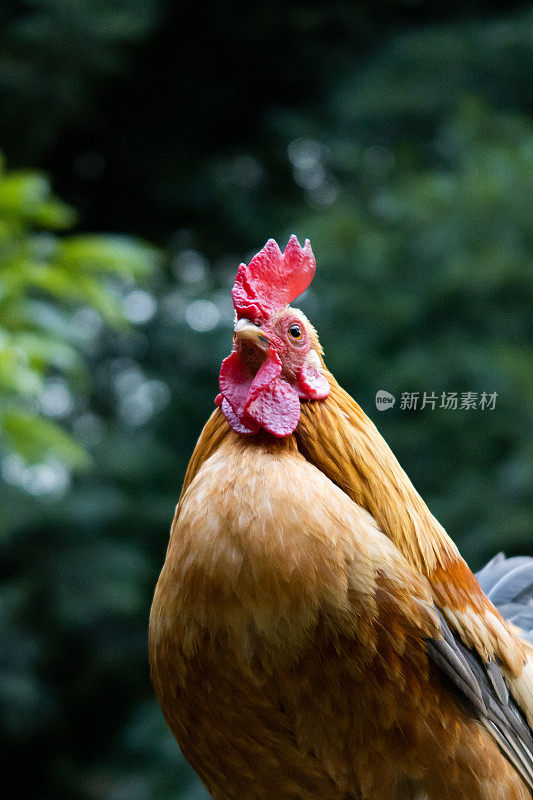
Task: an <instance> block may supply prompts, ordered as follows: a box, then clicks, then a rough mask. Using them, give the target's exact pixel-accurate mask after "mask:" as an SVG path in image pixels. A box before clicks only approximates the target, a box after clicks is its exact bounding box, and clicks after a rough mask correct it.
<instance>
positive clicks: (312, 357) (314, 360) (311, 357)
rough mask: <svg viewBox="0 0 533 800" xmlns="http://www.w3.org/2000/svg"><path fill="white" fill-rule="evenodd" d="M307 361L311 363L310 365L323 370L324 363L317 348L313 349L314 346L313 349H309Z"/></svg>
mask: <svg viewBox="0 0 533 800" xmlns="http://www.w3.org/2000/svg"><path fill="white" fill-rule="evenodd" d="M307 363H308V364H309V366H310V367H314V368H315V369H316V370H318V371H319V372H320V371H321V370H322V364H321V363H320V358H319V357H318V353H317V351H316V350H313V348H311V350H310V351H309V354H308V356H307Z"/></svg>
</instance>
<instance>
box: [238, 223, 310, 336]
mask: <svg viewBox="0 0 533 800" xmlns="http://www.w3.org/2000/svg"><path fill="white" fill-rule="evenodd" d="M315 267H316V263H315V257H314V255H313V251H312V250H311V242H310V241H309V239H306V240H305V245H304V246H303V247H300V242H299V241H298V239H297V238H296V236H294V234H293V235H292V236H291V238H290V239H289V241H288V243H287V247H286V248H285V252H284V253H282V252H281V250H280V249H279V247H278V245H277V244H276V242H275V241H274V239H269V240H268V242H267V243H266V245H265V246H264V247H263V249H262V250H260V251H259V253H257V255H255V256H254V257H253V258H252V260H251V261H250V263H249V264H241V265H240V267H239V269H238V271H237V277H236V278H235V285H234V287H233V289H232V290H231V296H232V297H233V305H234V306H235V311H236V312H237V317H238V318H239V319H241V317H247V318H248V319H251V320H253V321H254V322H255V321H256V320H258V319H268V318H269V317H270V316H271V315H272V314H273V313H274V311H278V310H279V309H280V308H283V307H284V306H286V305H287V304H288V303H292V301H293V300H294V299H295V298H296V297H298V295H300V294H302V292H304V291H305V290H306V289H307V287H308V286H309V284H310V283H311V281H312V280H313V275H314V274H315Z"/></svg>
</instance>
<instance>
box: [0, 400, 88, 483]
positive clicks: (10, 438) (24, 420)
mask: <svg viewBox="0 0 533 800" xmlns="http://www.w3.org/2000/svg"><path fill="white" fill-rule="evenodd" d="M0 430H1V431H2V433H3V435H4V436H5V438H6V440H7V442H8V445H9V446H10V447H11V448H12V449H13V450H14V451H15V452H17V453H19V454H20V455H21V456H22V457H23V458H24V459H26V460H27V461H29V462H32V463H37V462H40V461H43V460H45V459H46V458H48V457H50V455H55V456H57V457H58V458H60V459H61V460H63V461H65V462H66V463H67V464H68V465H69V466H70V467H73V468H77V469H82V468H86V467H87V466H88V465H89V463H90V459H89V456H88V455H87V453H86V451H85V450H84V449H83V448H82V447H81V446H80V445H79V444H77V443H76V442H75V441H74V440H73V439H72V437H71V436H69V435H68V433H66V432H65V431H64V430H63V429H62V428H60V427H59V425H57V424H56V423H55V422H52V421H51V420H47V419H43V418H42V417H39V416H38V415H37V414H36V413H34V412H31V411H24V410H20V409H7V410H5V411H3V412H2V413H1V414H0Z"/></svg>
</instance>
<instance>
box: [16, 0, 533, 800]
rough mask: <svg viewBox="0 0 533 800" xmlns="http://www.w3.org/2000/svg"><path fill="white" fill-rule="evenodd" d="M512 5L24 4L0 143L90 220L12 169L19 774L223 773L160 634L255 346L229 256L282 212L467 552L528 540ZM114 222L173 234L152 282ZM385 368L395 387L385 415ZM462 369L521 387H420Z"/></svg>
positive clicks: (105, 791)
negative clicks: (176, 539) (185, 486)
mask: <svg viewBox="0 0 533 800" xmlns="http://www.w3.org/2000/svg"><path fill="white" fill-rule="evenodd" d="M497 11H498V4H496V3H476V2H471V3H469V4H467V5H466V6H465V4H464V3H449V4H446V6H445V7H444V6H443V5H442V4H440V3H438V2H426V3H422V4H417V3H412V2H405V3H403V2H400V1H399V0H398V2H390V1H387V2H385V1H384V2H381V1H379V2H375V3H364V2H363V3H360V4H348V3H344V2H342V1H341V0H338V2H337V0H335V1H334V2H332V3H331V4H329V5H328V8H327V9H325V8H324V7H323V4H319V3H318V2H310V3H308V4H306V6H305V8H304V7H302V6H301V5H300V4H296V3H289V4H281V3H277V2H275V3H273V4H271V5H270V6H269V8H268V10H267V9H259V8H255V7H254V9H249V10H247V11H245V12H243V11H242V9H240V7H239V8H237V6H236V4H234V3H232V2H229V0H225V2H223V3H222V4H221V5H220V6H219V7H218V8H217V10H214V11H208V12H207V11H205V10H202V13H200V12H199V10H198V9H197V8H196V7H195V6H194V5H193V4H192V3H187V2H186V3H182V4H173V3H163V2H149V0H146V1H145V2H143V3H141V4H139V3H133V2H128V1H127V0H123V2H109V3H107V2H102V3H96V2H95V3H81V2H58V3H52V2H45V0H39V2H9V3H7V4H5V5H4V7H3V9H2V10H1V11H0V14H1V15H2V21H3V23H4V24H3V30H2V32H0V44H1V45H2V47H1V48H0V50H1V52H2V54H3V55H2V56H1V58H3V59H4V62H5V63H4V66H5V67H6V68H5V69H2V70H0V72H1V73H2V74H1V75H0V108H1V111H0V142H1V144H2V146H3V148H4V150H5V152H6V153H7V155H8V158H9V161H10V163H14V164H16V165H18V166H20V167H27V166H28V165H29V166H30V167H34V166H37V167H39V168H41V169H43V168H44V169H45V170H47V171H48V172H50V173H51V174H52V175H53V179H54V186H58V187H59V190H60V194H61V196H64V197H66V198H68V201H69V203H71V204H74V206H75V207H77V208H79V209H80V211H81V218H80V220H79V222H78V227H79V228H80V229H81V230H82V233H79V234H76V235H73V234H72V233H67V234H65V231H66V230H67V229H68V228H69V227H70V226H71V225H72V224H73V219H72V216H71V213H72V212H70V211H69V210H68V209H67V207H66V206H63V205H62V204H60V203H58V201H57V200H55V199H54V198H53V197H52V195H51V193H50V188H49V183H48V182H47V180H46V179H45V178H43V177H42V174H37V173H36V172H35V171H33V170H32V171H30V172H25V171H23V172H20V171H18V172H15V173H9V172H7V173H6V172H5V171H4V172H2V174H1V176H0V283H2V285H3V286H4V283H5V285H6V286H7V289H6V288H4V289H3V294H2V295H1V296H0V325H1V327H2V329H5V331H6V333H5V334H4V336H5V338H2V339H1V340H0V348H1V353H2V354H3V352H4V348H5V349H6V350H7V355H6V356H5V357H4V355H2V356H0V357H1V358H2V359H6V361H5V362H4V360H3V361H2V364H4V363H6V364H7V367H6V368H5V369H2V371H1V374H2V378H1V380H2V384H1V387H0V392H1V394H0V400H1V402H2V406H1V409H2V413H3V414H4V415H5V414H6V413H7V415H8V421H9V414H10V413H11V414H15V416H16V415H17V414H18V415H19V417H18V421H16V420H15V424H13V423H11V436H10V437H9V435H7V436H6V434H9V431H6V429H5V423H4V424H3V426H2V435H3V437H4V438H2V448H3V449H2V452H1V454H0V458H1V460H2V463H1V468H2V476H3V481H2V482H0V503H1V509H2V514H3V520H2V521H3V525H2V538H1V539H0V548H1V550H0V555H1V562H0V563H1V568H2V578H3V582H2V584H1V588H0V593H1V597H0V636H1V640H2V648H1V650H0V652H1V656H0V658H1V662H0V671H1V674H2V681H1V682H0V707H1V708H2V715H1V718H2V723H1V725H2V751H3V754H4V757H5V759H6V762H7V776H8V777H7V784H8V786H9V791H10V795H11V796H12V797H13V798H29V797H33V796H39V797H40V798H42V799H43V800H52V798H53V800H62V798H65V800H67V798H68V800H72V799H73V798H74V799H77V798H80V800H90V799H91V798H93V799H97V800H123V798H124V800H125V799H126V798H127V800H167V798H168V800H178V798H180V800H193V799H194V798H203V797H205V793H204V791H203V789H202V788H201V786H200V785H199V783H198V782H197V780H196V779H195V777H194V775H193V774H192V772H191V770H190V769H189V768H188V767H187V765H186V764H185V763H184V761H183V760H182V759H180V758H179V754H178V751H177V747H176V745H175V743H174V741H173V739H172V737H171V735H170V734H169V733H168V731H167V729H166V727H165V724H164V722H163V720H162V717H161V714H160V712H159V710H158V708H157V706H156V704H155V701H154V699H153V695H152V692H151V688H150V685H149V680H148V669H147V658H146V626H147V618H148V610H149V604H150V599H151V593H152V591H153V586H154V583H155V580H156V577H157V573H158V570H159V568H160V566H161V564H162V562H163V558H164V550H165V545H166V541H167V537H168V526H169V523H170V519H171V517H172V513H173V508H174V505H175V502H176V499H177V496H178V492H179V486H180V483H181V480H182V476H183V473H184V470H185V468H186V465H187V461H188V458H189V455H190V453H191V451H192V448H193V446H194V442H195V440H196V437H197V436H198V434H199V432H200V430H201V427H202V425H203V423H204V421H205V419H206V418H207V416H208V414H209V413H210V411H211V410H212V408H213V399H214V396H215V394H216V391H217V377H218V369H219V365H220V361H221V360H222V358H223V357H224V356H225V355H226V354H227V353H228V351H229V349H230V346H231V326H232V307H231V302H230V296H229V290H230V288H231V285H232V282H233V278H234V275H235V270H236V267H237V265H238V263H239V262H240V261H241V260H244V259H246V258H248V257H249V256H250V255H251V254H253V252H255V251H256V250H257V249H259V248H260V247H261V246H262V245H263V244H264V242H265V240H266V239H267V238H268V237H269V236H274V237H276V238H277V239H278V241H279V243H280V244H284V242H285V241H286V239H287V237H288V235H289V234H290V233H293V232H294V233H296V234H298V236H299V237H300V239H303V238H305V237H309V238H310V239H311V241H312V244H313V248H314V251H315V254H316V256H317V262H318V270H317V276H316V278H315V281H314V283H313V286H312V287H311V289H310V290H309V291H308V292H307V293H306V294H305V296H304V297H303V298H302V301H301V306H302V308H303V309H304V311H305V312H306V313H307V314H308V316H309V317H310V318H311V320H312V321H313V323H314V324H315V325H316V327H317V329H318V331H319V334H320V338H321V341H322V343H323V345H324V347H325V350H326V358H327V363H328V366H329V367H330V368H331V369H332V371H333V372H334V373H335V375H336V376H337V378H338V379H339V380H340V381H341V383H342V384H343V385H344V386H345V387H346V388H347V389H348V390H349V391H350V392H351V393H352V394H353V396H354V397H355V398H356V399H357V400H358V401H359V402H360V403H361V405H362V406H363V408H364V409H365V410H366V411H367V412H368V413H369V415H370V416H371V417H372V418H373V419H374V420H375V421H376V422H377V424H378V426H379V427H380V429H381V430H382V432H383V433H384V435H385V436H386V438H387V440H388V441H389V442H390V444H391V445H392V447H393V449H394V450H395V452H396V453H397V455H398V456H399V458H400V461H401V462H402V464H403V465H404V466H405V468H406V470H407V472H408V473H409V475H410V476H411V477H412V478H413V481H414V483H415V485H416V486H417V488H418V489H419V490H420V492H421V493H422V495H423V496H424V497H425V499H426V500H427V501H428V503H429V505H430V507H431V509H432V510H433V511H434V512H435V513H436V515H437V516H438V518H439V519H440V520H441V522H442V523H443V524H444V525H445V526H446V527H447V529H448V530H449V531H450V533H451V534H452V536H453V537H454V538H455V540H456V541H457V542H458V544H459V545H460V547H461V549H462V551H463V552H464V554H465V555H466V556H467V558H469V559H470V561H471V564H472V565H473V566H474V567H479V566H480V565H481V563H482V562H483V560H486V559H487V558H488V557H489V556H491V555H493V554H494V553H495V552H497V551H498V550H499V549H505V550H506V551H507V552H508V553H509V554H511V553H517V552H525V551H529V552H531V550H532V538H531V530H532V526H533V509H532V507H531V496H532V494H533V492H532V490H533V454H532V452H531V447H532V439H533V437H532V424H531V423H532V419H531V416H532V409H533V396H532V395H533V385H532V382H531V374H532V373H531V358H532V341H533V337H532V325H533V322H532V317H531V308H532V306H533V280H532V274H533V272H532V263H531V254H532V233H533V231H532V223H531V220H532V218H533V216H532V211H533V209H532V197H533V192H532V188H533V187H532V175H533V171H532V160H533V125H532V121H531V110H532V107H533V88H532V85H531V81H530V79H529V75H530V72H531V69H530V68H531V66H533V17H532V14H531V10H530V8H529V7H528V6H526V5H525V4H522V3H507V4H506V6H505V8H504V11H503V14H500V15H498V14H497V13H496V12H497ZM204 12H205V13H204ZM80 42H82V43H83V44H82V46H80ZM96 45H98V46H96ZM101 229H108V230H109V229H113V230H117V231H121V232H122V234H124V233H126V234H132V233H133V234H135V235H136V236H143V237H150V238H152V239H153V240H154V241H156V243H157V244H158V245H159V246H163V247H164V248H165V250H166V254H167V258H166V263H167V268H165V269H159V270H155V271H154V270H153V269H152V270H150V273H151V278H150V282H149V283H146V281H145V280H143V285H142V287H140V286H138V285H137V284H136V283H135V280H137V279H139V278H141V277H144V276H145V275H146V271H147V269H149V268H150V267H151V266H152V265H153V263H154V254H153V251H152V250H150V249H149V248H146V247H144V246H141V245H139V243H138V242H137V241H136V240H131V239H129V238H126V239H125V238H124V237H123V235H122V236H118V237H117V236H114V237H111V238H110V237H106V238H104V239H102V238H101V237H96V238H95V235H94V233H93V231H95V230H101ZM121 320H123V322H121ZM126 323H129V324H126ZM13 348H14V349H15V353H14V354H13V353H12V354H11V355H10V354H9V352H10V350H11V351H12V350H13ZM4 375H5V376H6V378H5V383H4V377H3V376H4ZM380 389H385V390H388V391H390V392H392V393H393V394H394V395H395V396H396V398H397V402H396V405H395V407H394V409H392V410H389V411H385V412H379V411H377V410H376V408H375V403H374V398H375V393H376V392H377V391H378V390H380ZM443 391H446V392H451V391H457V392H459V393H461V392H466V391H473V392H478V393H481V392H483V391H486V392H497V393H498V397H497V402H496V408H495V409H494V410H493V411H489V410H485V411H481V410H479V409H478V410H471V411H460V410H457V411H449V410H444V409H439V408H438V407H437V408H435V410H431V408H425V409H423V410H417V411H405V410H403V411H402V410H401V409H400V407H399V405H400V403H399V398H400V396H401V394H402V392H420V394H421V396H422V394H423V393H424V392H428V393H429V392H435V393H436V394H437V395H440V393H441V392H443ZM21 414H22V415H26V416H25V417H24V418H23V419H22V420H21V419H20V415H21ZM28 415H30V416H31V418H32V419H33V421H34V423H35V424H36V426H37V430H35V429H34V430H33V434H32V435H28V434H29V433H31V428H28V426H27V424H26V423H27V416H28ZM8 429H9V424H8ZM51 430H52V431H53V432H54V434H53V436H52V439H50V434H49V433H46V432H47V431H51ZM43 431H44V433H43ZM32 442H40V444H39V445H38V449H37V451H33V450H32V447H33V445H32ZM15 448H17V449H15ZM50 453H53V457H52V460H51V461H50ZM83 454H87V455H88V456H89V457H90V461H89V462H87V463H86V465H85V469H81V467H82V466H83V464H82V462H83V461H84V460H85V456H84V455H83ZM47 457H48V461H46V460H45V461H43V460H42V459H46V458H47ZM21 459H22V460H21ZM43 465H45V466H47V467H48V468H50V467H51V468H52V473H53V472H54V470H55V473H54V474H55V481H54V480H52V477H53V475H52V473H51V472H50V469H48V472H46V471H45V472H44V473H43V472H41V474H40V477H39V473H38V472H35V467H39V466H41V467H42V466H43ZM74 467H77V469H73V468H74ZM32 469H33V470H34V471H33V472H32ZM36 478H39V480H36ZM39 486H40V489H39V491H36V487H39ZM30 762H31V767H32V768H31V770H30V769H28V764H29V763H30Z"/></svg>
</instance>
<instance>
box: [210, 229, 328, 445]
mask: <svg viewBox="0 0 533 800" xmlns="http://www.w3.org/2000/svg"><path fill="white" fill-rule="evenodd" d="M315 267H316V264H315V258H314V256H313V251H312V250H311V244H310V242H309V241H308V240H306V242H305V245H304V246H303V247H301V246H300V243H299V242H298V239H297V238H296V236H291V238H290V239H289V242H288V244H287V247H286V248H285V251H284V252H283V253H282V252H281V250H280V249H279V247H278V245H277V244H276V242H275V241H274V239H269V240H268V242H267V243H266V245H265V246H264V247H263V249H262V250H260V251H259V253H257V255H255V256H254V257H253V258H252V260H251V261H250V263H249V264H241V265H240V267H239V269H238V272H237V277H236V279H235V285H234V287H233V289H232V292H231V294H232V297H233V305H234V306H235V312H236V317H237V321H236V324H235V331H234V335H233V350H232V352H231V354H230V355H229V356H228V357H227V358H226V359H224V361H223V362H222V367H221V369H220V394H219V395H218V397H217V399H216V402H217V404H218V405H221V406H222V411H223V412H224V414H225V416H226V419H227V421H228V423H229V424H230V426H231V427H232V428H233V429H234V430H235V431H237V432H238V433H244V434H254V433H258V431H259V430H260V428H263V429H264V430H266V431H268V432H269V433H272V434H273V435H274V436H278V437H282V436H289V435H290V434H291V433H293V431H294V430H295V428H296V426H297V425H298V421H299V419H300V402H301V401H307V400H321V399H323V398H324V397H327V395H328V394H329V391H330V387H329V383H328V380H327V378H326V377H325V375H324V374H323V372H322V367H323V362H322V360H321V354H322V350H321V347H320V344H319V342H318V337H317V334H316V331H315V330H314V328H313V326H312V325H311V323H310V322H309V321H308V320H307V319H306V317H305V316H304V314H302V312H301V311H300V310H299V309H297V308H291V307H290V306H289V303H291V302H292V301H293V300H294V299H295V298H297V297H298V296H299V295H300V294H302V292H304V291H305V290H306V289H307V287H308V286H309V285H310V283H311V281H312V280H313V275H314V273H315Z"/></svg>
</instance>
